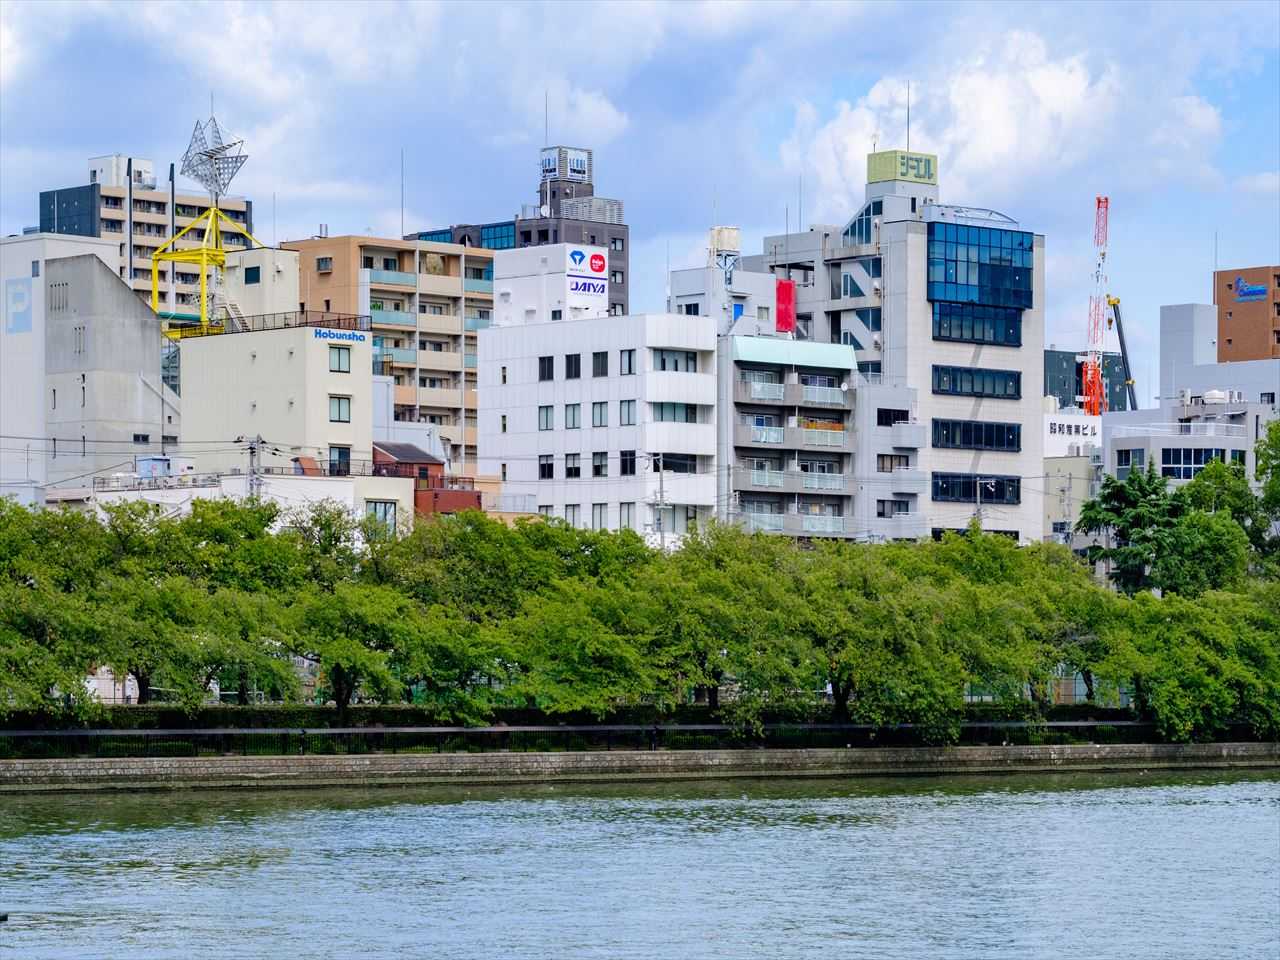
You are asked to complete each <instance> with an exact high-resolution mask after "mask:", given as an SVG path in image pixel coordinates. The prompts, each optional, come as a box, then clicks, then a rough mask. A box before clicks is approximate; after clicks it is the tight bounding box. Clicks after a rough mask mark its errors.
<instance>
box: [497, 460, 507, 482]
mask: <svg viewBox="0 0 1280 960" xmlns="http://www.w3.org/2000/svg"><path fill="white" fill-rule="evenodd" d="M498 478H499V479H500V480H501V481H502V482H503V483H506V482H507V465H506V464H505V463H501V464H498Z"/></svg>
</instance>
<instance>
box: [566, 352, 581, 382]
mask: <svg viewBox="0 0 1280 960" xmlns="http://www.w3.org/2000/svg"><path fill="white" fill-rule="evenodd" d="M581 376H582V354H580V353H566V354H565V355H564V378H565V379H566V380H577V379H578V378H579V377H581Z"/></svg>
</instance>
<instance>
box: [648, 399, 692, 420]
mask: <svg viewBox="0 0 1280 960" xmlns="http://www.w3.org/2000/svg"><path fill="white" fill-rule="evenodd" d="M650 406H651V408H652V410H653V419H654V422H655V423H697V422H698V407H697V405H696V404H692V403H654V404H650Z"/></svg>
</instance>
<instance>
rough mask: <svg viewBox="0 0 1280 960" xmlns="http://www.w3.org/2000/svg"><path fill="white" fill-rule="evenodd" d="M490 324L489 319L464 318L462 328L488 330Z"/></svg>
mask: <svg viewBox="0 0 1280 960" xmlns="http://www.w3.org/2000/svg"><path fill="white" fill-rule="evenodd" d="M490 322H491V321H490V319H489V318H488V317H464V318H463V321H462V326H463V328H464V329H466V330H472V331H474V330H484V329H486V328H488V326H489V324H490Z"/></svg>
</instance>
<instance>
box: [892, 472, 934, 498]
mask: <svg viewBox="0 0 1280 960" xmlns="http://www.w3.org/2000/svg"><path fill="white" fill-rule="evenodd" d="M889 489H890V490H892V491H893V492H894V493H907V494H912V493H913V494H915V495H916V496H921V497H922V496H924V495H925V494H926V493H928V492H929V478H928V476H927V475H926V474H925V472H924V471H923V470H917V469H915V468H914V467H897V468H895V469H894V470H893V472H892V473H891V474H890V475H889Z"/></svg>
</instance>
